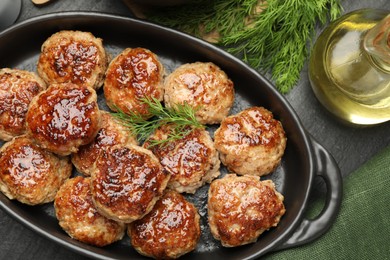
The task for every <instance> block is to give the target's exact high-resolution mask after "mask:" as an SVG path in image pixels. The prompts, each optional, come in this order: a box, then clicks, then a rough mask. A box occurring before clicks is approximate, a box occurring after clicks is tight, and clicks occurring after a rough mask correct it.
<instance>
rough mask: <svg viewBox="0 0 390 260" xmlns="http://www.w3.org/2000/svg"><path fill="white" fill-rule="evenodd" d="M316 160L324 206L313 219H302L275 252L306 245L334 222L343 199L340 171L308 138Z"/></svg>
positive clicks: (320, 148)
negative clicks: (323, 189) (321, 181)
mask: <svg viewBox="0 0 390 260" xmlns="http://www.w3.org/2000/svg"><path fill="white" fill-rule="evenodd" d="M310 139H311V143H312V147H313V151H314V154H315V158H316V165H317V176H319V177H321V178H323V180H324V181H325V184H326V187H327V194H326V201H325V206H324V208H323V209H322V211H321V213H320V214H319V215H318V216H317V217H316V218H314V219H307V218H305V219H303V221H302V222H301V224H300V226H299V227H298V228H297V229H296V230H295V232H294V233H293V234H292V236H291V237H290V238H289V239H288V240H287V241H285V242H284V243H283V244H281V245H280V246H279V247H277V250H282V249H287V248H291V247H296V246H300V245H303V244H307V243H310V242H312V241H313V240H315V239H317V238H318V237H320V236H321V235H323V234H324V233H325V232H326V231H328V229H329V228H330V227H331V226H332V224H333V223H334V222H335V220H336V217H337V215H338V213H339V210H340V206H341V201H342V197H343V189H342V188H343V187H342V186H343V181H342V177H341V173H340V169H339V167H338V165H337V163H336V161H335V159H334V158H333V157H332V155H331V154H330V153H329V152H328V151H327V150H326V149H325V148H324V147H323V146H322V145H321V144H319V143H318V142H317V141H316V140H314V139H313V137H311V136H310Z"/></svg>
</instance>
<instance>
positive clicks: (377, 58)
mask: <svg viewBox="0 0 390 260" xmlns="http://www.w3.org/2000/svg"><path fill="white" fill-rule="evenodd" d="M363 43H364V49H365V50H366V52H367V53H368V54H369V55H370V56H371V58H372V60H373V61H374V63H375V64H376V65H377V66H378V67H380V68H381V69H383V70H385V71H388V72H390V14H388V15H387V16H385V17H384V18H383V19H382V20H381V21H380V22H379V23H378V24H377V25H375V26H374V27H373V28H371V29H370V30H369V31H367V33H366V35H365V37H364V41H363Z"/></svg>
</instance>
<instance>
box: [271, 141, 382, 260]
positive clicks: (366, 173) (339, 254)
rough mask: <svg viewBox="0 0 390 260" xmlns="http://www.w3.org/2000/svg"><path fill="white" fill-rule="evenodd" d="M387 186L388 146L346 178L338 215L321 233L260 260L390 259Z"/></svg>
mask: <svg viewBox="0 0 390 260" xmlns="http://www.w3.org/2000/svg"><path fill="white" fill-rule="evenodd" d="M389 186H390V146H388V147H387V148H385V149H383V150H382V151H381V152H379V153H378V154H377V155H375V156H374V157H373V158H372V159H370V160H369V161H368V162H367V163H365V164H364V165H363V166H361V167H360V168H359V169H357V170H356V171H354V172H353V173H351V174H350V175H349V176H347V177H346V179H345V181H344V198H343V201H342V204H341V209H340V213H339V216H338V217H337V219H336V222H335V223H334V225H333V226H332V227H331V229H330V230H329V231H328V232H327V233H326V234H325V235H323V236H322V237H321V238H319V239H317V240H316V241H314V242H312V243H309V244H307V245H303V246H300V247H297V248H291V249H286V250H283V251H279V252H275V253H271V254H268V255H265V256H264V259H278V260H283V259H288V260H291V259H294V260H295V259H332V260H335V259H342V260H344V259H378V260H382V259H390V201H389V199H390V195H389V192H390V189H389ZM322 205H323V204H321V203H318V205H317V203H315V204H314V205H313V209H314V208H316V207H317V208H318V207H321V206H322Z"/></svg>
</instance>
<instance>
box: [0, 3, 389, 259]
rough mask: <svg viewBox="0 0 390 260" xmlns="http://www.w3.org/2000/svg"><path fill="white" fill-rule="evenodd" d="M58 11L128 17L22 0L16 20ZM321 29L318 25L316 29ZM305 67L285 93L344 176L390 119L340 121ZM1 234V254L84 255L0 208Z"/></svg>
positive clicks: (385, 140)
mask: <svg viewBox="0 0 390 260" xmlns="http://www.w3.org/2000/svg"><path fill="white" fill-rule="evenodd" d="M342 5H343V8H344V12H349V11H352V10H356V9H361V8H378V9H385V10H390V1H388V0H363V1H355V0H344V1H342ZM61 11H96V12H104V13H112V14H117V15H123V16H132V13H131V12H130V11H129V9H128V8H127V6H126V5H125V4H124V2H122V1H121V0H83V1H73V0H53V1H52V2H51V3H49V4H47V5H44V6H39V7H38V6H35V5H34V4H33V3H32V2H31V0H22V8H21V13H20V16H19V18H18V19H17V21H16V22H20V21H24V20H26V19H29V18H31V17H35V16H38V15H42V14H47V13H53V12H61ZM320 30H321V28H319V29H318V32H320ZM307 72H308V70H307V64H306V65H305V67H304V68H303V70H302V73H301V77H300V80H299V82H298V83H297V86H296V87H295V88H294V89H293V90H292V91H291V92H290V93H288V94H286V95H285V96H286V98H287V100H288V101H289V102H290V103H291V105H292V106H293V108H294V109H295V110H296V112H297V114H298V115H299V117H300V119H301V121H302V123H303V125H304V127H305V128H306V130H307V131H308V132H309V133H310V134H311V135H312V136H313V137H314V138H315V139H316V140H317V141H318V142H319V143H321V144H322V145H323V146H324V147H325V148H326V149H327V150H328V151H329V152H330V153H331V154H332V155H333V157H334V158H335V159H336V161H337V163H338V165H339V167H340V170H341V173H342V175H343V177H346V176H347V175H348V174H350V173H351V172H353V171H354V170H355V169H357V168H358V167H359V166H360V165H362V164H363V163H364V162H365V161H367V160H368V159H370V158H371V157H372V156H373V155H374V154H375V153H377V152H378V151H380V150H381V149H383V148H384V147H386V146H388V145H389V144H390V123H384V124H381V125H377V126H372V127H364V128H362V127H351V126H347V125H345V124H342V123H340V122H339V121H338V120H336V119H335V118H334V117H333V116H332V115H330V114H329V113H328V112H327V111H326V110H325V109H324V108H323V107H322V106H321V104H320V103H319V102H318V101H317V99H316V98H315V96H314V94H313V91H312V89H311V87H310V83H309V80H308V73H307ZM368 178H369V176H368ZM0 238H1V240H0V259H53V260H54V259H85V257H83V256H81V255H78V254H77V253H75V252H72V251H70V250H68V249H66V248H63V247H61V246H59V245H58V244H56V243H54V242H52V241H49V240H48V239H46V238H44V237H41V236H40V235H38V234H36V233H34V232H33V231H31V230H30V229H28V228H26V227H25V226H23V225H22V224H20V223H19V222H17V221H15V220H14V219H12V218H11V217H10V216H8V215H7V214H6V213H5V212H4V211H2V210H0ZM341 243H342V242H341Z"/></svg>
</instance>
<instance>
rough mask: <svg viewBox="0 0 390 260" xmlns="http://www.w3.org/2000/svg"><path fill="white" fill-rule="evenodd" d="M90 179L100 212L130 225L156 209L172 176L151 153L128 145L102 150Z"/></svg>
mask: <svg viewBox="0 0 390 260" xmlns="http://www.w3.org/2000/svg"><path fill="white" fill-rule="evenodd" d="M91 178H92V185H91V187H92V197H93V201H94V204H95V206H96V208H97V209H98V211H99V212H100V213H101V214H102V215H104V216H106V217H108V218H111V219H114V220H117V221H122V222H126V223H130V222H132V221H134V220H136V219H140V218H142V217H143V216H144V215H146V214H147V213H148V212H149V211H150V210H151V209H152V208H153V206H154V204H155V203H156V201H157V200H158V199H159V198H160V197H161V196H162V194H163V191H164V189H165V188H166V186H167V183H168V181H169V178H170V175H169V174H168V173H167V172H165V171H164V170H163V168H162V166H161V165H160V163H159V161H158V159H157V158H156V157H155V156H154V155H153V154H152V152H150V151H149V150H147V149H144V148H142V147H139V146H136V145H132V144H126V145H115V146H113V147H110V148H108V149H105V150H103V151H102V153H100V155H99V156H98V158H97V160H96V163H95V167H94V169H93V170H92V172H91Z"/></svg>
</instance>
